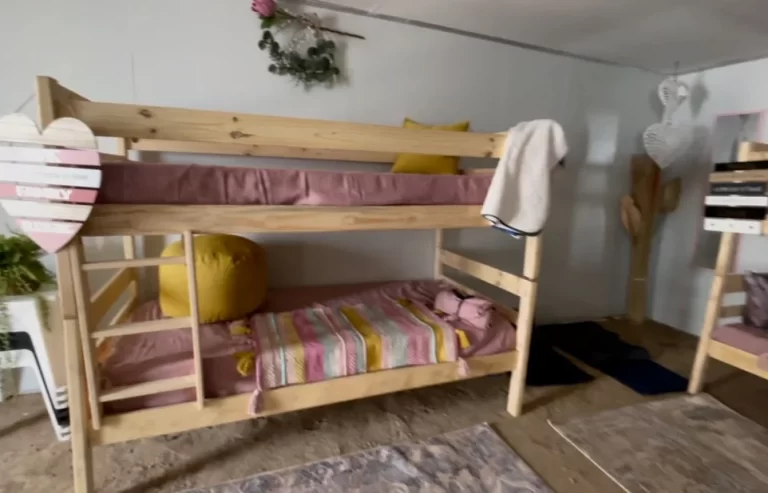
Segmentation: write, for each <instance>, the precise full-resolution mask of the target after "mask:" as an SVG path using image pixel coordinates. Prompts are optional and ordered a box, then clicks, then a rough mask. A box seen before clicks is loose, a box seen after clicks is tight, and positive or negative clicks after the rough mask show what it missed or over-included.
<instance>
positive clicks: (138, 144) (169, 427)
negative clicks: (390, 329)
mask: <svg viewBox="0 0 768 493" xmlns="http://www.w3.org/2000/svg"><path fill="white" fill-rule="evenodd" d="M37 97H38V103H39V121H40V124H41V126H42V127H43V128H45V127H46V126H48V125H49V124H51V123H52V122H53V121H54V120H57V119H60V118H65V117H71V118H75V119H77V120H79V121H81V122H84V123H85V124H86V125H87V126H88V127H90V129H91V130H92V131H93V133H94V134H95V135H96V136H98V137H111V138H116V139H119V143H120V154H122V156H118V158H121V160H122V161H125V157H126V156H127V154H126V153H127V151H128V150H138V151H173V152H186V153H205V154H230V155H247V156H273V157H289V158H306V159H321V160H333V161H368V162H373V163H377V162H378V163H385V162H391V160H392V157H393V155H395V154H396V153H422V154H439V155H456V156H467V157H499V156H500V154H501V153H502V151H503V146H504V143H505V137H506V134H480V133H456V132H447V131H433V130H410V129H403V128H397V127H387V126H378V125H368V124H354V123H339V122H331V121H315V120H302V119H294V118H281V117H267V116H256V115H247V114H235V113H230V112H212V111H198V110H190V109H174V108H162V107H149V106H142V105H134V104H112V103H100V102H92V101H89V100H88V99H86V98H84V97H82V96H80V95H79V94H77V93H75V92H73V91H71V90H69V89H66V88H65V87H63V86H61V85H60V84H58V82H57V81H56V80H54V79H51V78H48V77H39V78H38V79H37ZM71 130H72V131H71V132H59V133H57V134H56V135H47V134H46V135H44V136H42V137H39V138H35V139H29V135H27V136H26V137H27V138H26V139H25V138H23V137H24V136H22V137H19V136H18V135H16V136H15V137H16V139H15V141H16V142H29V141H30V140H33V141H34V143H36V144H42V145H48V146H63V147H73V148H78V147H79V148H82V147H83V144H82V142H83V141H85V142H87V139H85V138H83V139H79V137H81V136H80V135H79V134H78V131H77V128H73V129H71ZM9 132H10V134H11V135H10V137H14V135H13V129H12V128H11V129H8V128H0V141H2V140H6V141H7V140H8V139H9V135H8V133H9ZM11 140H14V139H11ZM109 160H110V159H109V157H108V156H104V157H103V158H102V168H103V169H105V168H106V167H108V166H110V165H111V164H109V163H108V161H109ZM123 165H124V164H123ZM136 166H139V165H136ZM143 166H146V165H143ZM485 171H488V170H485ZM480 208H481V206H480V205H478V204H472V205H415V206H414V205H395V206H366V207H343V206H296V205H289V206H274V205H178V204H171V205H169V204H155V205H153V204H143V203H142V204H108V203H97V204H95V206H94V208H93V211H92V214H91V216H90V218H89V219H88V220H87V222H86V223H85V224H84V226H83V228H82V230H81V231H80V234H79V236H78V237H76V238H75V240H73V241H72V242H71V243H70V244H68V245H67V246H66V247H64V248H63V249H62V250H61V251H59V253H57V277H58V283H59V296H60V306H61V318H62V321H63V322H62V324H63V331H64V333H65V340H66V345H65V348H64V353H65V356H66V358H65V359H66V380H67V387H68V392H69V400H70V420H71V430H72V439H71V440H72V456H73V468H74V481H75V491H77V492H78V493H88V492H91V491H93V480H92V470H91V467H92V466H91V464H92V461H91V454H92V448H93V447H95V446H97V445H103V444H110V443H116V442H122V441H127V440H133V439H139V438H143V437H151V436H157V435H162V434H168V433H177V432H182V431H185V430H191V429H196V428H201V427H206V426H212V425H217V424H222V423H229V422H234V421H238V420H246V419H251V418H252V417H253V416H251V415H249V414H248V413H247V412H246V407H247V406H246V403H247V401H248V398H249V396H248V395H235V396H231V397H224V398H216V399H213V398H206V396H205V393H204V388H203V365H202V357H201V350H200V335H199V327H200V323H199V320H198V314H197V306H198V303H197V295H196V292H197V291H196V286H195V264H194V262H193V261H191V260H192V259H194V242H193V241H191V240H192V238H193V235H194V234H200V233H269V232H282V233H285V232H301V231H365V230H389V229H392V230H394V229H428V230H434V231H435V263H434V276H435V278H438V279H445V280H446V282H449V283H451V284H452V285H454V286H456V287H457V288H458V289H462V290H464V291H465V292H469V293H473V291H472V290H471V289H469V288H466V287H465V286H463V285H462V284H460V283H458V282H456V281H454V280H451V279H449V278H448V277H446V275H445V273H444V267H445V266H448V267H450V268H451V269H454V270H456V271H460V272H462V273H464V274H467V275H470V276H473V277H475V278H477V279H480V280H482V281H485V282H486V283H489V284H492V285H494V286H497V287H499V288H501V289H503V290H506V291H508V292H510V293H512V294H514V295H517V296H518V297H519V298H520V303H519V308H518V310H519V312H518V310H511V309H507V310H506V313H507V315H508V316H509V317H510V318H512V319H513V321H514V323H515V324H516V330H517V336H516V337H517V339H516V347H515V350H513V351H506V352H503V353H500V354H493V355H489V356H478V357H473V358H468V359H467V360H466V364H467V366H468V373H464V372H459V371H458V370H459V368H458V363H456V362H450V363H440V364H434V365H427V366H412V367H404V368H399V369H394V370H385V371H378V372H372V373H364V374H360V375H355V376H350V377H344V378H337V379H333V380H325V381H321V382H316V383H310V384H303V385H294V386H287V387H281V388H277V389H272V390H265V391H264V395H263V411H262V412H261V413H260V414H259V415H260V416H268V415H274V414H280V413H285V412H291V411H296V410H300V409H307V408H312V407H317V406H324V405H328V404H332V403H338V402H344V401H348V400H352V399H359V398H364V397H369V396H375V395H381V394H387V393H392V392H398V391H403V390H407V389H414V388H418V387H424V386H430V385H437V384H442V383H447V382H453V381H457V380H462V379H466V378H475V377H480V376H484V375H491V374H499V373H504V372H510V371H511V372H512V375H511V379H510V383H509V397H508V404H507V411H508V412H509V413H510V414H511V415H513V416H518V415H520V414H521V412H522V406H523V394H524V388H525V378H526V367H527V363H528V353H529V346H530V339H531V329H532V322H533V315H534V307H535V302H536V292H537V285H538V277H539V267H540V256H541V241H542V239H541V236H533V237H527V238H525V240H523V241H525V255H524V267H523V272H522V275H515V274H511V273H508V272H504V271H502V270H499V269H497V268H494V267H492V266H489V265H485V264H483V263H481V262H478V261H476V260H472V259H470V258H467V257H465V256H462V255H460V254H458V253H455V252H451V251H448V250H446V249H444V248H443V241H442V239H443V230H444V229H450V228H483V227H488V226H489V225H488V222H487V221H486V220H485V219H483V218H482V217H481V215H480ZM174 234H178V235H181V236H182V238H183V240H184V247H185V255H184V256H183V257H178V258H137V255H136V239H137V238H141V237H142V236H147V235H174ZM89 236H122V237H123V245H124V248H123V251H124V257H125V258H124V259H122V260H115V261H107V262H94V261H90V260H88V259H86V258H85V255H84V248H83V238H84V237H89ZM164 263H183V264H186V266H187V272H188V279H189V280H190V283H189V293H190V300H191V305H192V314H191V316H190V317H189V318H188V319H187V318H185V319H162V320H157V321H151V322H146V323H137V324H130V323H125V319H126V315H127V314H128V313H130V311H131V310H132V309H133V308H134V307H135V305H136V303H137V300H138V299H139V298H138V288H139V286H138V284H139V283H138V276H137V269H139V268H143V267H152V266H158V265H161V264H164ZM102 270H112V271H116V273H115V274H114V276H113V277H112V278H111V279H110V280H109V281H107V282H106V284H104V285H103V286H101V287H100V288H99V289H98V290H97V291H95V292H92V291H91V289H90V287H89V285H88V278H87V274H88V273H89V272H92V271H102ZM126 293H128V295H127V301H126V302H124V303H123V304H122V305H121V306H118V305H119V300H122V299H124V298H125V297H126ZM115 311H117V315H116V316H114V318H113V319H112V320H111V322H109V323H108V324H106V326H102V324H100V323H99V320H101V319H102V318H103V317H104V316H105V315H106V314H108V313H111V312H115ZM180 328H191V331H192V340H193V343H194V369H195V371H194V373H193V374H191V375H189V376H185V377H177V378H172V379H166V380H159V381H153V382H148V383H144V384H140V385H135V386H131V387H127V388H117V389H111V390H107V391H105V390H103V389H101V388H100V386H99V385H98V382H99V375H98V363H97V359H96V355H95V351H96V348H95V343H96V341H97V340H100V339H103V338H105V337H112V336H119V335H125V334H136V333H142V332H151V331H165V330H172V329H180ZM182 388H193V389H195V395H196V399H195V401H193V402H187V403H181V404H174V405H169V406H163V407H152V408H147V409H140V410H136V411H131V412H127V413H119V414H108V413H104V412H103V405H104V404H105V403H108V402H112V401H115V400H118V399H126V398H131V397H136V396H145V395H149V394H157V393H162V392H167V391H171V390H175V389H182Z"/></svg>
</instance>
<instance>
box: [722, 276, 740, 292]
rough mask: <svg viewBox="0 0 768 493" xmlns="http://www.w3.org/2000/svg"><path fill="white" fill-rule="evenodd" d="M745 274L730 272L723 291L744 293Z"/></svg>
mask: <svg viewBox="0 0 768 493" xmlns="http://www.w3.org/2000/svg"><path fill="white" fill-rule="evenodd" d="M744 289H745V288H744V276H743V275H741V274H728V275H727V276H726V277H725V283H724V284H723V293H743V292H744Z"/></svg>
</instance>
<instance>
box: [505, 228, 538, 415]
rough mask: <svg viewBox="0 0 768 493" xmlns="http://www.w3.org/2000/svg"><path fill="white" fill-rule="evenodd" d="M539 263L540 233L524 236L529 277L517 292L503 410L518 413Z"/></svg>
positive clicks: (523, 387) (521, 398) (526, 268)
mask: <svg viewBox="0 0 768 493" xmlns="http://www.w3.org/2000/svg"><path fill="white" fill-rule="evenodd" d="M540 265H541V235H538V236H529V237H527V238H526V239H525V260H524V263H523V276H524V277H525V278H526V279H528V281H530V282H529V283H528V288H527V289H526V290H524V291H523V293H522V295H521V296H520V314H519V315H518V318H517V344H516V349H517V351H518V354H517V363H516V364H515V369H514V370H513V371H512V377H511V379H510V382H509V397H508V400H507V412H508V413H509V414H511V415H512V416H520V414H522V412H523V399H524V397H525V377H526V372H527V369H528V355H529V353H530V349H531V332H532V331H533V316H534V313H535V311H536V292H537V288H538V284H539V282H538V279H539V267H540Z"/></svg>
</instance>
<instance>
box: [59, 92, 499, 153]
mask: <svg viewBox="0 0 768 493" xmlns="http://www.w3.org/2000/svg"><path fill="white" fill-rule="evenodd" d="M67 110H68V114H69V116H73V117H75V118H78V119H80V120H82V121H83V122H85V123H86V124H87V125H88V126H89V127H91V129H93V131H94V133H95V134H96V135H98V136H100V137H122V138H129V139H160V140H171V141H194V142H215V143H224V144H233V143H235V144H248V145H266V146H280V147H299V148H307V149H324V150H343V151H366V152H382V153H390V154H391V153H415V154H439V155H445V156H466V157H500V156H501V154H502V152H503V149H504V142H505V140H506V136H505V135H504V134H482V133H473V132H450V131H447V130H422V129H407V128H401V127H390V126H384V125H370V124H361V123H345V122H334V121H327V120H307V119H300V118H287V117H278V116H259V115H249V114H242V113H230V112H216V111H202V110H190V109H180V108H164V107H157V106H138V105H130V104H114V103H93V102H88V101H71V102H70V104H69V106H68V108H67Z"/></svg>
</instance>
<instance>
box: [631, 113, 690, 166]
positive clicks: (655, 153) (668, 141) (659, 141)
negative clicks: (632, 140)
mask: <svg viewBox="0 0 768 493" xmlns="http://www.w3.org/2000/svg"><path fill="white" fill-rule="evenodd" d="M692 141H693V133H692V132H691V128H690V127H689V126H688V125H677V124H674V123H654V124H653V125H651V126H650V127H648V128H646V129H645V132H643V146H644V147H645V152H647V153H648V155H649V156H650V157H651V159H653V160H654V162H655V163H656V164H658V165H659V167H660V168H661V169H664V168H666V167H668V166H669V165H671V164H672V163H674V162H676V161H678V160H679V159H681V158H682V157H683V156H685V154H686V153H687V152H688V149H689V148H690V146H691V143H692Z"/></svg>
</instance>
